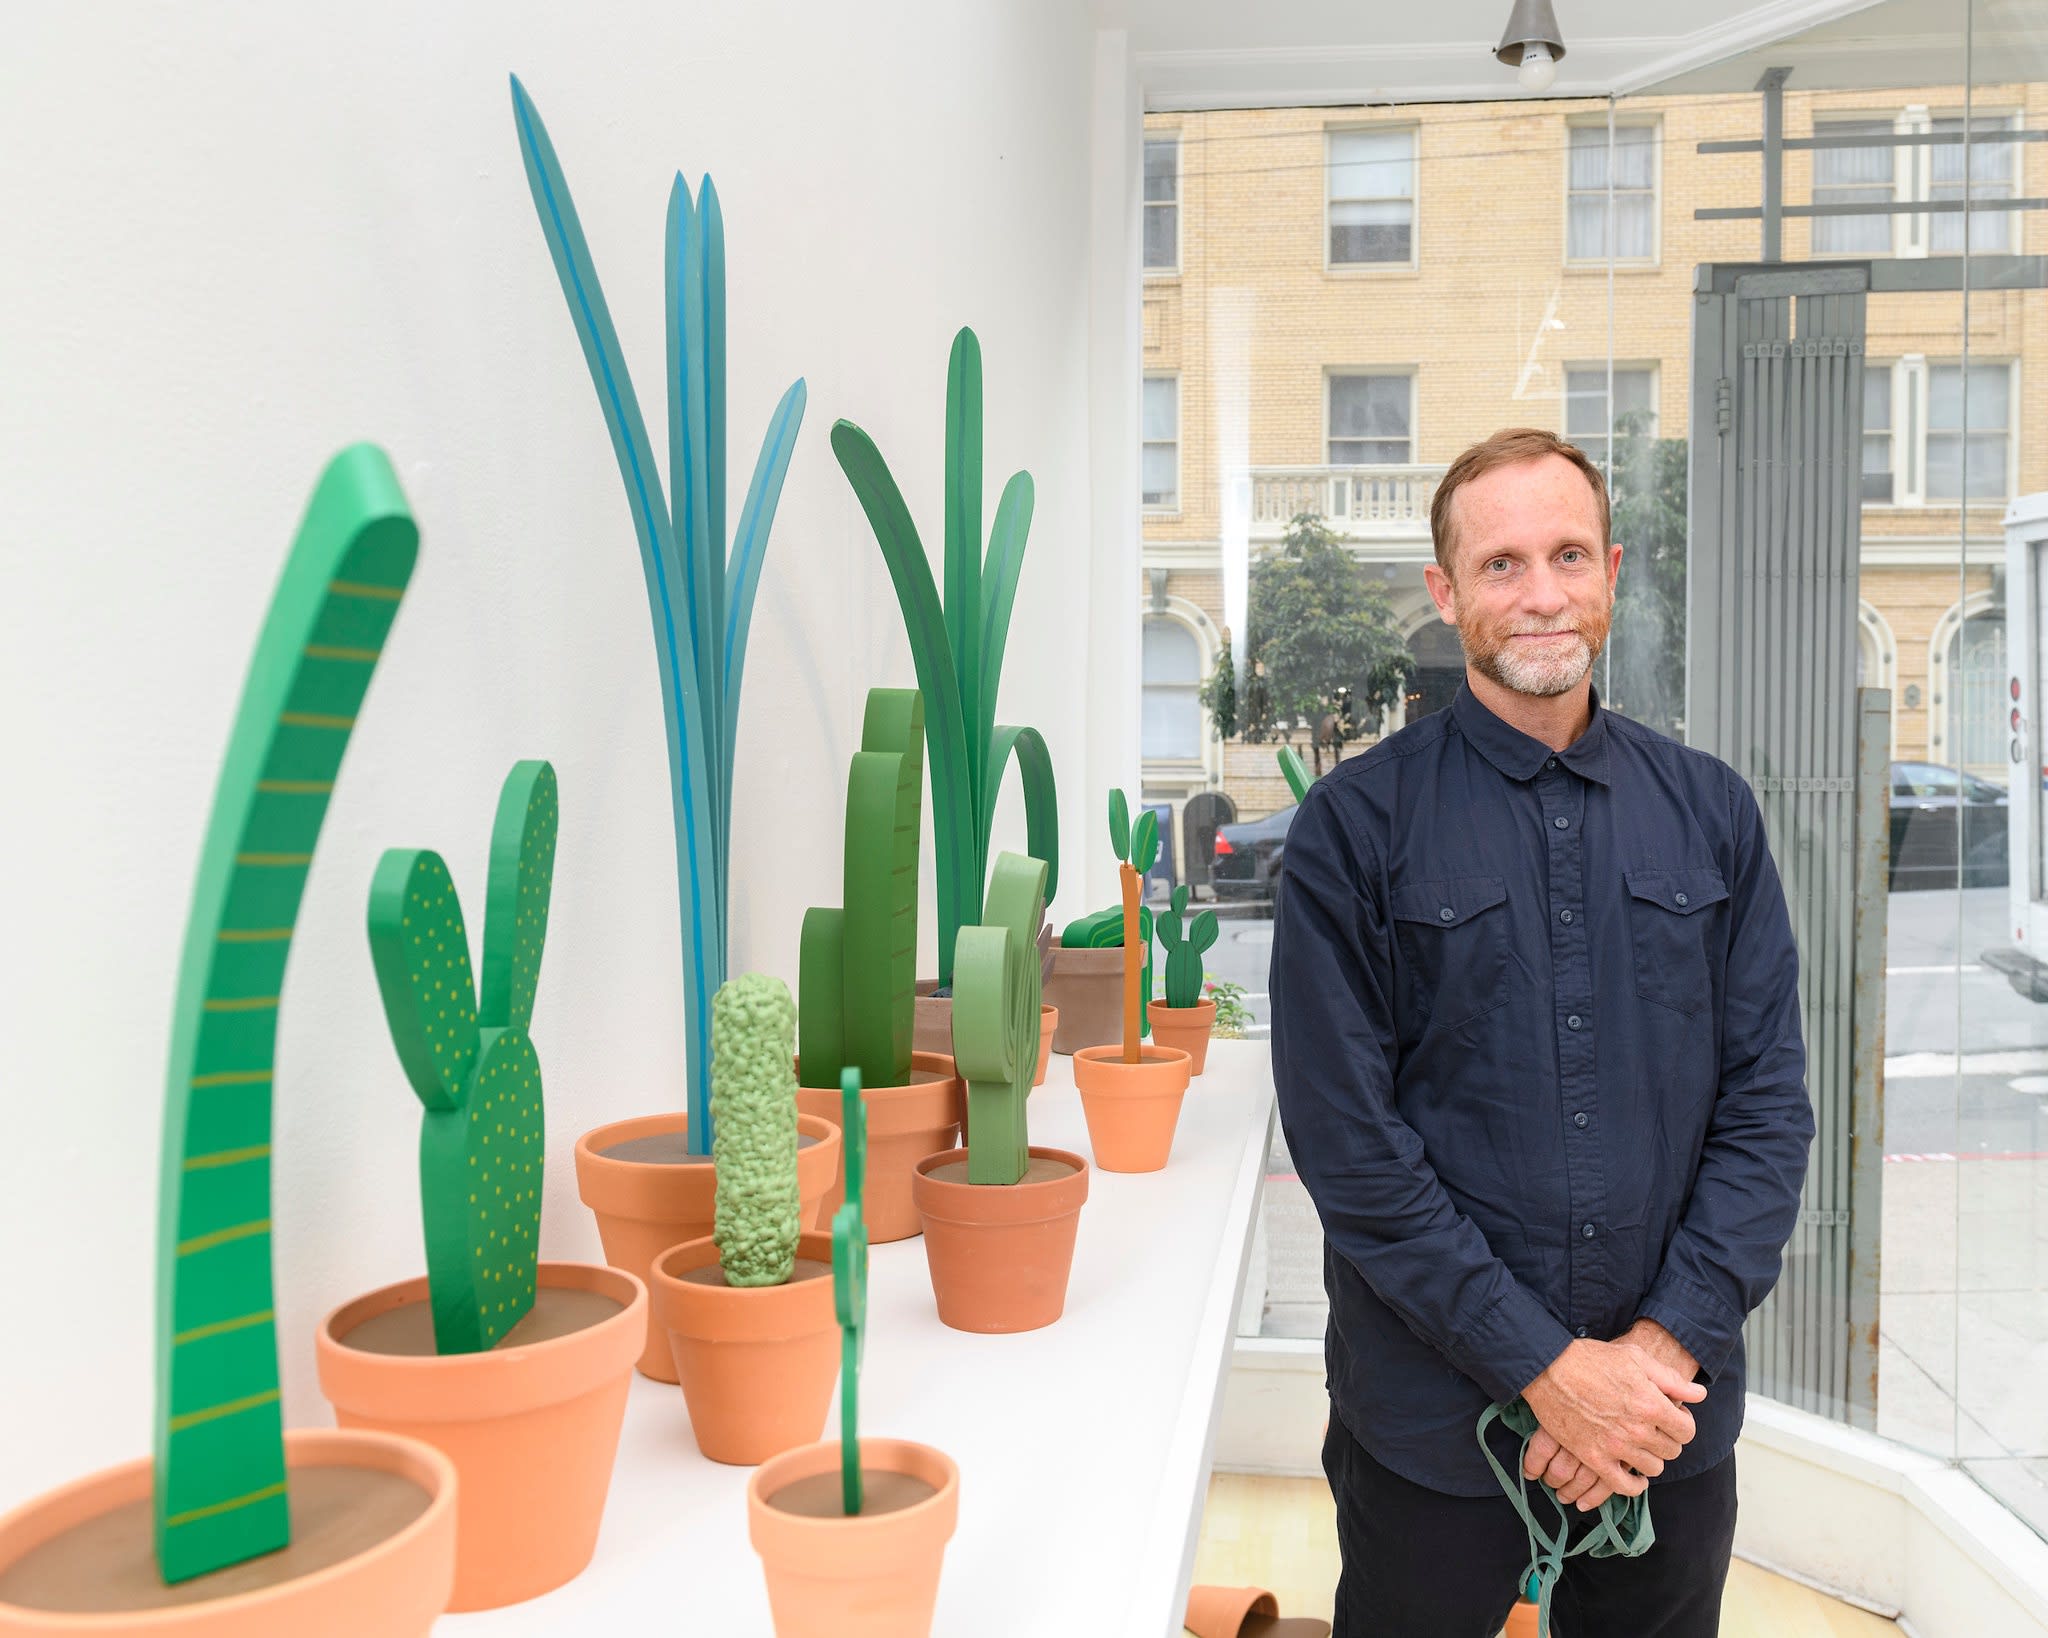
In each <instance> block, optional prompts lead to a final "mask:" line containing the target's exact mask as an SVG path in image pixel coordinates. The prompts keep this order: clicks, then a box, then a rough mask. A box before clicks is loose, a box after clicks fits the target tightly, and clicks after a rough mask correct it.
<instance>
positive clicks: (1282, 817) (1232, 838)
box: [1209, 804, 1296, 900]
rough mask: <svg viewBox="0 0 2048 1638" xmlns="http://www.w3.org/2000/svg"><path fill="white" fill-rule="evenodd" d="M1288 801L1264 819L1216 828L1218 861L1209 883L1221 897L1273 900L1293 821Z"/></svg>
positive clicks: (1293, 813)
mask: <svg viewBox="0 0 2048 1638" xmlns="http://www.w3.org/2000/svg"><path fill="white" fill-rule="evenodd" d="M1295 811H1296V810H1295V807H1294V806H1293V804H1289V805H1288V806H1287V807H1284V808H1281V809H1280V810H1279V811H1278V812H1276V813H1269V814H1267V815H1266V817H1265V818H1263V819H1240V820H1238V821H1237V822H1236V823H1235V824H1229V825H1218V826H1217V827H1216V862H1215V863H1214V864H1213V865H1212V866H1211V867H1210V870H1209V882H1210V885H1211V886H1212V887H1214V888H1215V890H1216V897H1217V898H1219V899H1240V900H1259V899H1270V898H1271V897H1272V896H1273V888H1274V886H1275V884H1276V883H1277V882H1278V881H1279V879H1280V854H1281V852H1282V850H1283V849H1285V847H1286V846H1287V827H1288V826H1289V825H1291V824H1293V823H1294V815H1295Z"/></svg>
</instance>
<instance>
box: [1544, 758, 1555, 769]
mask: <svg viewBox="0 0 2048 1638" xmlns="http://www.w3.org/2000/svg"><path fill="white" fill-rule="evenodd" d="M1543 766H1544V767H1546V768H1554V767H1556V766H1557V758H1556V757H1554V756H1547V757H1545V758H1544V759H1543Z"/></svg>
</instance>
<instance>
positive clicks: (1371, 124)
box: [1322, 120, 1422, 278]
mask: <svg viewBox="0 0 2048 1638" xmlns="http://www.w3.org/2000/svg"><path fill="white" fill-rule="evenodd" d="M1354 131H1370V132H1372V133H1373V134H1375V135H1387V134H1390V133H1394V134H1405V135H1406V136H1407V138H1408V195H1407V200H1408V259H1407V260H1406V261H1398V262H1397V261H1372V262H1339V261H1332V260H1331V259H1330V207H1331V206H1332V205H1335V204H1337V203H1338V202H1339V201H1337V200H1336V199H1334V198H1332V197H1331V190H1330V181H1331V176H1330V173H1331V170H1332V162H1331V157H1330V148H1331V138H1332V137H1336V136H1340V135H1348V134H1350V133H1351V132H1354ZM1397 197H1399V196H1398V195H1394V194H1384V195H1381V194H1375V195H1372V196H1370V197H1367V196H1366V195H1362V194H1361V195H1358V196H1356V197H1354V196H1351V195H1346V196H1345V198H1344V200H1343V201H1342V202H1343V203H1345V204H1372V203H1377V202H1380V201H1382V200H1386V199H1393V198H1397ZM1322 234H1323V258H1322V259H1323V271H1324V272H1325V273H1326V274H1334V275H1336V276H1337V277H1339V278H1355V277H1359V276H1370V275H1374V274H1382V275H1384V274H1389V273H1391V274H1403V273H1410V274H1412V273H1419V272H1420V271H1421V270H1422V126H1421V123H1420V122H1419V121H1415V122H1411V121H1402V120H1365V121H1358V120H1342V121H1337V122H1334V123H1331V124H1327V125H1325V126H1324V127H1323V224H1322Z"/></svg>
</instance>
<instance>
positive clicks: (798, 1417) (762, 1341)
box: [653, 1234, 839, 1467]
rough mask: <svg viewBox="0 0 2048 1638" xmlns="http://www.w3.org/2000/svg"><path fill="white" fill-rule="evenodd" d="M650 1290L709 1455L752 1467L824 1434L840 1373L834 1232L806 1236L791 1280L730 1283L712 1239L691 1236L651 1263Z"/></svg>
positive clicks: (695, 1430) (692, 1416) (696, 1431)
mask: <svg viewBox="0 0 2048 1638" xmlns="http://www.w3.org/2000/svg"><path fill="white" fill-rule="evenodd" d="M653 1295H654V1304H655V1309H656V1312H657V1314H658V1316H659V1318H660V1321H661V1324H662V1327H663V1331H664V1333H665V1335H666V1336H667V1337H668V1340H669V1346H670V1349H671V1353H672V1357H673V1359H674V1361H675V1367H676V1375H677V1377H678V1379H679V1380H680V1381H681V1383H682V1386H683V1397H684V1399H685V1401H687V1403H688V1404H689V1407H690V1431H691V1432H692V1433H693V1434H694V1435H695V1436H696V1440H697V1448H698V1449H699V1450H701V1451H702V1452H703V1453H704V1454H705V1455H706V1456H708V1457H709V1458H710V1459H711V1460H712V1461H714V1462H728V1463H731V1464H733V1465H735V1466H739V1467H751V1466H753V1465H754V1464H755V1463H757V1462H765V1461H766V1460H767V1459H768V1458H769V1457H771V1456H776V1455H780V1454H781V1453H782V1452H783V1451H785V1450H789V1449H791V1448H793V1447H794V1446H797V1445H802V1444H809V1443H811V1442H812V1441H814V1440H816V1439H817V1438H818V1436H819V1435H820V1434H821V1433H823V1432H824V1430H825V1417H826V1414H827V1412H828V1411H829V1410H830V1408H831V1403H832V1384H833V1383H834V1382H835V1381H837V1380H838V1377H839V1316H838V1314H837V1312H836V1311H835V1309H834V1308H833V1302H832V1238H831V1236H830V1235H826V1234H806V1235H804V1236H803V1237H802V1238H801V1239H799V1240H798V1241H797V1257H796V1267H795V1269H794V1271H793V1272H792V1273H791V1275H790V1277H789V1279H788V1280H787V1281H786V1282H784V1283H783V1284H781V1285H757V1286H732V1285H728V1284H727V1283H726V1278H725V1270H724V1269H723V1268H721V1267H720V1266H719V1261H718V1247H717V1245H716V1244H714V1243H713V1242H712V1241H711V1240H710V1239H709V1238H706V1239H701V1240H692V1241H691V1242H689V1243H688V1244H687V1245H680V1246H677V1247H675V1248H674V1249H673V1250H672V1251H669V1252H667V1253H665V1254H664V1255H663V1256H662V1257H661V1259H660V1260H659V1261H658V1262H656V1264H655V1265H654V1281H653Z"/></svg>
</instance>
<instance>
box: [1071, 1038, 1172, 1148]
mask: <svg viewBox="0 0 2048 1638" xmlns="http://www.w3.org/2000/svg"><path fill="white" fill-rule="evenodd" d="M1138 1053H1139V1061H1138V1062H1137V1063H1134V1064H1127V1063H1125V1062H1124V1049H1123V1048H1122V1047H1121V1046H1098V1047H1083V1048H1082V1049H1081V1050H1080V1051H1079V1052H1077V1053H1075V1054H1074V1084H1075V1085H1076V1086H1077V1087H1079V1088H1080V1089H1081V1113H1082V1115H1083V1116H1084V1117H1085V1118H1086V1120H1087V1122H1088V1143H1089V1146H1090V1147H1091V1148H1093V1149H1094V1151H1095V1164H1096V1165H1098V1166H1100V1167H1101V1168H1102V1169H1103V1170H1104V1171H1105V1172H1156V1171H1158V1170H1159V1169H1160V1168H1161V1167H1163V1166H1164V1165H1165V1164H1166V1157H1167V1156H1168V1155H1169V1154H1170V1153H1172V1151H1173V1129H1174V1127H1176V1126H1177V1125H1179V1124H1180V1100H1181V1098H1182V1097H1183V1096H1184V1095H1185V1094H1186V1092H1187V1089H1188V1075H1189V1073H1190V1071H1191V1069H1192V1068H1193V1064H1192V1062H1191V1060H1190V1059H1189V1057H1188V1055H1187V1054H1186V1053H1185V1052H1181V1051H1179V1050H1177V1049H1176V1048H1173V1047H1164V1046H1147V1045H1143V1044H1141V1045H1140V1046H1139V1048H1138Z"/></svg>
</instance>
